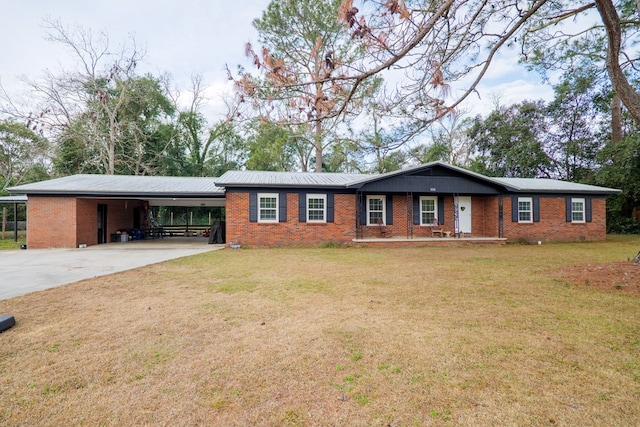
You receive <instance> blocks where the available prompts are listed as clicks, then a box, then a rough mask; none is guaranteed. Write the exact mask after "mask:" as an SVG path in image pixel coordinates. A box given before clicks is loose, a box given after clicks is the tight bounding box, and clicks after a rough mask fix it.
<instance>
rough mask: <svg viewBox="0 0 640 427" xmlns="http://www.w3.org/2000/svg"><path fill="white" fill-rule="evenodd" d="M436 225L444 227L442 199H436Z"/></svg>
mask: <svg viewBox="0 0 640 427" xmlns="http://www.w3.org/2000/svg"><path fill="white" fill-rule="evenodd" d="M438 223H439V224H440V225H444V197H438Z"/></svg>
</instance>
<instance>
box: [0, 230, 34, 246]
mask: <svg viewBox="0 0 640 427" xmlns="http://www.w3.org/2000/svg"><path fill="white" fill-rule="evenodd" d="M26 242H27V238H26V234H25V232H24V231H21V232H18V241H17V242H14V240H13V231H7V232H6V233H5V238H4V239H3V238H2V235H1V234H0V251H1V250H15V249H20V245H22V244H24V243H26Z"/></svg>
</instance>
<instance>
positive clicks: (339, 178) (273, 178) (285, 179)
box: [215, 171, 376, 187]
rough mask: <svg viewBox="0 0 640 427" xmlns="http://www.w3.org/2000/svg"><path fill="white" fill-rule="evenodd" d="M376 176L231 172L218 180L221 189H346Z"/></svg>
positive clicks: (326, 173) (323, 173) (325, 173)
mask: <svg viewBox="0 0 640 427" xmlns="http://www.w3.org/2000/svg"><path fill="white" fill-rule="evenodd" d="M375 176H376V175H364V174H352V173H328V172H320V173H318V172H270V171H229V172H226V173H225V174H224V175H222V176H221V177H220V178H217V179H216V180H215V181H216V185H219V186H221V187H263V186H273V187H345V186H347V185H348V184H350V183H352V182H354V181H358V180H365V179H370V178H372V177H375Z"/></svg>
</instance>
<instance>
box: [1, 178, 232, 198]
mask: <svg viewBox="0 0 640 427" xmlns="http://www.w3.org/2000/svg"><path fill="white" fill-rule="evenodd" d="M215 179H216V178H197V177H171V176H129V175H71V176H65V177H63V178H57V179H51V180H48V181H41V182H34V183H32V184H24V185H19V186H16V187H11V188H8V189H7V190H8V191H9V193H12V194H27V195H30V194H34V195H73V196H81V197H82V196H91V197H96V196H101V197H153V198H160V197H172V198H173V197H177V198H183V197H191V198H193V197H203V198H204V197H206V198H211V197H214V198H215V197H224V188H220V187H216V185H215V183H214V180H215Z"/></svg>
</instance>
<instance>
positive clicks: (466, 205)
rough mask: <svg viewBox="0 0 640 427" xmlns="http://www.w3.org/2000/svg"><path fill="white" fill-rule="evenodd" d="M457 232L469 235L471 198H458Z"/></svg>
mask: <svg viewBox="0 0 640 427" xmlns="http://www.w3.org/2000/svg"><path fill="white" fill-rule="evenodd" d="M456 205H457V206H458V232H460V233H469V234H471V231H472V229H471V224H472V222H473V221H472V213H471V196H458V200H457V203H456Z"/></svg>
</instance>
